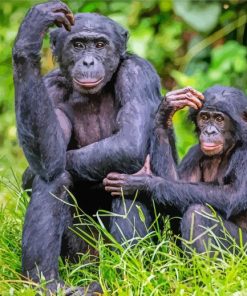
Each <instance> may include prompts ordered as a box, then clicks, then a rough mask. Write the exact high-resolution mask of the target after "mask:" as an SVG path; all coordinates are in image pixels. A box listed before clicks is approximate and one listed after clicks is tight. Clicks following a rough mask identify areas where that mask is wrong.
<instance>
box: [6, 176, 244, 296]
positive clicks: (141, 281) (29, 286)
mask: <svg viewBox="0 0 247 296" xmlns="http://www.w3.org/2000/svg"><path fill="white" fill-rule="evenodd" d="M2 182H3V180H2ZM4 182H5V184H6V186H8V189H9V190H10V196H11V204H12V206H11V208H8V207H6V208H5V209H1V210H0V295H3V296H5V295H25V296H34V295H36V293H37V292H38V293H40V295H42V293H41V292H40V290H39V288H40V286H38V285H36V286H34V284H33V283H31V282H29V281H27V280H25V279H23V278H22V277H21V275H20V271H21V231H22V225H23V217H24V213H25V208H26V205H27V202H28V197H27V194H26V193H25V192H22V191H21V190H20V188H19V186H16V185H14V183H10V182H6V180H5V181H4ZM13 204H15V205H16V206H15V208H14V209H13ZM77 215H78V217H79V220H80V219H81V220H80V223H85V221H86V223H87V224H88V225H90V227H96V228H97V230H98V231H99V233H100V236H99V239H98V240H93V239H91V238H90V236H87V234H86V233H84V232H82V231H80V228H79V227H78V228H76V232H77V233H78V235H80V236H82V237H84V239H87V240H90V243H91V244H92V245H94V246H96V247H97V249H98V250H99V258H93V257H92V256H91V257H90V256H89V254H82V255H81V258H80V262H78V263H77V264H71V263H70V264H68V263H67V262H66V263H64V262H62V260H60V274H61V276H62V278H63V280H64V281H65V282H66V284H67V285H69V286H84V285H87V284H88V283H90V282H91V281H99V282H100V283H101V285H102V287H103V290H104V295H116V296H117V295H123V296H125V295H126V296H127V295H128V296H129V295H133V296H136V295H147V296H151V295H162V296H163V295H233V296H244V295H247V256H246V249H245V247H244V246H241V247H237V246H234V247H235V248H236V250H237V251H238V252H237V253H238V255H233V254H231V253H230V252H228V251H227V250H225V249H222V248H221V247H220V244H219V245H218V246H215V248H217V253H218V255H219V256H215V257H213V258H210V256H209V253H205V254H203V255H202V254H201V255H200V254H196V253H195V252H193V253H192V255H191V256H187V255H186V254H185V253H183V251H181V250H180V249H179V248H178V247H177V246H176V244H175V242H174V238H173V237H171V233H170V231H169V227H168V226H167V227H165V231H160V230H158V229H157V227H156V223H154V224H155V225H154V226H155V227H154V229H156V230H153V231H152V232H151V233H150V234H149V235H147V236H146V237H145V238H142V239H141V238H140V239H138V242H137V244H136V245H135V246H131V244H130V242H127V241H126V243H125V246H122V245H120V244H118V243H117V242H116V241H115V240H114V238H113V237H112V236H111V235H110V234H109V233H108V232H107V231H106V229H105V228H104V226H103V224H102V223H101V220H100V217H99V222H98V223H95V222H94V221H93V220H92V219H91V218H90V217H85V216H84V215H83V214H82V213H81V212H80V211H79V209H78V208H77ZM140 217H141V218H142V220H143V222H144V223H145V217H143V216H142V213H141V212H140ZM165 222H166V223H168V222H169V221H168V220H167V219H166V220H165ZM78 226H79V225H78ZM103 237H104V240H103ZM188 246H189V245H188ZM41 286H42V287H44V282H43V283H42V284H41ZM58 295H61V296H62V295H63V292H62V291H60V292H59V293H58Z"/></svg>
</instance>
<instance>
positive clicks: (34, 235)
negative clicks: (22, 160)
mask: <svg viewBox="0 0 247 296" xmlns="http://www.w3.org/2000/svg"><path fill="white" fill-rule="evenodd" d="M70 185H71V179H70V175H69V174H68V173H67V172H64V173H63V174H61V175H60V176H58V177H57V178H56V179H54V180H53V181H51V182H50V183H47V182H45V181H43V180H42V179H41V178H40V177H39V176H37V177H36V178H35V180H34V183H33V191H32V198H31V201H30V204H29V207H28V209H27V213H26V217H25V224H24V230H23V241H22V248H23V255H22V265H23V273H24V275H26V276H28V277H30V278H31V279H33V280H34V281H39V279H40V275H41V273H42V274H43V275H44V277H45V278H46V280H57V279H58V257H59V255H60V250H61V239H62V234H63V231H64V229H65V227H66V226H67V225H66V223H67V221H68V216H69V214H70V213H69V212H70V207H69V206H68V205H67V204H65V203H64V202H63V201H65V202H66V201H67V192H66V190H65V188H64V186H65V187H66V188H68V187H69V186H70ZM52 194H53V195H55V196H56V197H57V198H55V197H54V196H53V195H52ZM59 199H60V200H59ZM52 285H54V286H55V285H56V283H55V282H54V283H53V284H51V286H52Z"/></svg>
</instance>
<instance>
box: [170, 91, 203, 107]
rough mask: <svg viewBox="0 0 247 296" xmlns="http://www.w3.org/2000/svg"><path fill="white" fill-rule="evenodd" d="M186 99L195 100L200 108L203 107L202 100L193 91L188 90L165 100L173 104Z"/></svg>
mask: <svg viewBox="0 0 247 296" xmlns="http://www.w3.org/2000/svg"><path fill="white" fill-rule="evenodd" d="M186 99H189V100H191V101H193V103H194V104H196V105H197V107H198V108H201V107H202V102H201V100H200V99H199V98H197V97H196V96H194V95H193V94H192V93H191V92H187V93H185V94H179V95H170V96H169V97H167V100H166V101H165V102H166V103H169V104H172V105H173V103H174V102H176V101H179V100H186Z"/></svg>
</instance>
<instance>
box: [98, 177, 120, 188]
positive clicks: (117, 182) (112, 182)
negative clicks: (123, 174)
mask: <svg viewBox="0 0 247 296" xmlns="http://www.w3.org/2000/svg"><path fill="white" fill-rule="evenodd" d="M103 184H104V185H105V186H116V187H121V186H123V185H124V184H123V181H122V180H109V179H107V178H106V179H104V181H103Z"/></svg>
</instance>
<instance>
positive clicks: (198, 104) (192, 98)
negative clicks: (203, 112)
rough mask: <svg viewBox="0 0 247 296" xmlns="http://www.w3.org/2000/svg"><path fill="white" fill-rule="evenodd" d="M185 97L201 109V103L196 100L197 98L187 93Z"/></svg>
mask: <svg viewBox="0 0 247 296" xmlns="http://www.w3.org/2000/svg"><path fill="white" fill-rule="evenodd" d="M186 97H187V99H188V100H190V101H191V102H193V103H194V104H196V105H197V107H198V108H201V107H202V101H201V100H200V99H198V98H197V97H195V96H193V95H192V94H191V93H187V94H186Z"/></svg>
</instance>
